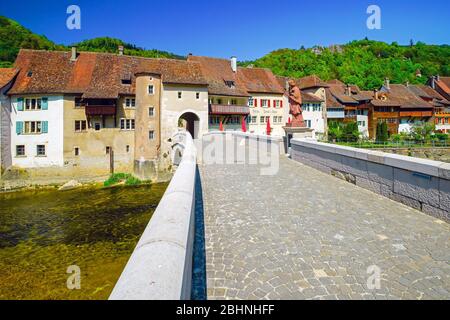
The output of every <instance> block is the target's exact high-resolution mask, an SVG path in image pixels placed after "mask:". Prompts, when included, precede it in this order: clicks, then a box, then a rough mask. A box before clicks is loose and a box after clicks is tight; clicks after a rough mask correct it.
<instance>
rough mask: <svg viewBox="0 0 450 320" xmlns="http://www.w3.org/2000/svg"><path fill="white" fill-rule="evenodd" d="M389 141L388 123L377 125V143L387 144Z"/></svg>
mask: <svg viewBox="0 0 450 320" xmlns="http://www.w3.org/2000/svg"><path fill="white" fill-rule="evenodd" d="M388 139H389V132H388V125H387V123H386V122H379V123H378V124H377V142H387V141H388Z"/></svg>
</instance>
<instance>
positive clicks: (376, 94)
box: [374, 89, 379, 100]
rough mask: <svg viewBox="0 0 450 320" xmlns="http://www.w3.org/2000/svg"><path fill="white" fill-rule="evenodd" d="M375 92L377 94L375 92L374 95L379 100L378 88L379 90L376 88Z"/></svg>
mask: <svg viewBox="0 0 450 320" xmlns="http://www.w3.org/2000/svg"><path fill="white" fill-rule="evenodd" d="M374 93H375V94H374V96H375V100H378V98H379V97H378V90H377V89H375V90H374Z"/></svg>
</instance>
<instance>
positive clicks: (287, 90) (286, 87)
mask: <svg viewBox="0 0 450 320" xmlns="http://www.w3.org/2000/svg"><path fill="white" fill-rule="evenodd" d="M289 88H290V86H289V80H286V84H285V89H286V92H289Z"/></svg>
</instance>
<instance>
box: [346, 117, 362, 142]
mask: <svg viewBox="0 0 450 320" xmlns="http://www.w3.org/2000/svg"><path fill="white" fill-rule="evenodd" d="M343 131H344V135H343V138H344V139H345V141H348V142H356V141H358V139H359V135H360V134H359V129H358V123H357V122H356V121H355V122H349V123H346V124H344V125H343Z"/></svg>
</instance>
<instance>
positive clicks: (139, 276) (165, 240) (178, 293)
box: [109, 133, 196, 300]
mask: <svg viewBox="0 0 450 320" xmlns="http://www.w3.org/2000/svg"><path fill="white" fill-rule="evenodd" d="M195 174H196V150H195V146H194V144H193V141H192V138H191V136H190V135H189V133H186V140H185V148H184V153H183V158H182V160H181V163H180V165H179V167H178V169H177V171H176V172H175V175H174V177H173V178H172V181H171V182H170V185H169V187H168V188H167V191H166V192H165V194H164V196H163V198H162V199H161V201H160V203H159V205H158V207H157V208H156V210H155V212H154V214H153V216H152V218H151V220H150V223H149V224H148V226H147V228H146V229H145V231H144V233H143V235H142V237H141V239H140V240H139V242H138V244H137V246H136V248H135V250H134V252H133V254H132V255H131V257H130V260H129V261H128V263H127V265H126V267H125V269H124V271H123V273H122V275H121V276H120V278H119V280H118V282H117V284H116V286H115V287H114V290H113V292H112V293H111V296H110V298H109V299H110V300H189V299H190V298H191V281H192V257H193V244H194V228H195Z"/></svg>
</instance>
